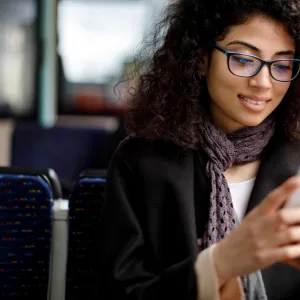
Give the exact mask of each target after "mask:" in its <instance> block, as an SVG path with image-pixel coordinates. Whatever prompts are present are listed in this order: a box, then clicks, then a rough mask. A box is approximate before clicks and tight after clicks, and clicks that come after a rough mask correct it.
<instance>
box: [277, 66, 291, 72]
mask: <svg viewBox="0 0 300 300" xmlns="http://www.w3.org/2000/svg"><path fill="white" fill-rule="evenodd" d="M273 66H274V68H276V71H279V72H287V71H291V70H292V66H288V65H283V64H274V65H273Z"/></svg>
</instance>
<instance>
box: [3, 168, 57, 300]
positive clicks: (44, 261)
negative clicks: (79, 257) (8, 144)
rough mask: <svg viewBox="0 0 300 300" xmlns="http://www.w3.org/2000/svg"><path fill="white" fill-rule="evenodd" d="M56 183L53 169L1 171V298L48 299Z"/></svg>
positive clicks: (12, 169)
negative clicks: (54, 187)
mask: <svg viewBox="0 0 300 300" xmlns="http://www.w3.org/2000/svg"><path fill="white" fill-rule="evenodd" d="M56 180H57V178H56V175H55V173H54V171H53V170H35V171H34V170H29V169H23V170H22V169H15V168H2V167H1V168H0V299H3V300H6V299H7V300H8V299H22V300H24V299H26V300H27V299H33V298H35V299H47V298H48V291H49V289H48V288H49V280H50V260H51V228H52V218H53V215H52V207H53V200H55V199H56V198H57V197H58V196H60V195H59V189H58V190H56V191H55V192H54V191H53V184H54V182H55V186H56V185H57V184H58V183H57V182H56ZM51 181H52V182H53V183H52V184H51Z"/></svg>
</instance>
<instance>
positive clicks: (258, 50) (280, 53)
mask: <svg viewBox="0 0 300 300" xmlns="http://www.w3.org/2000/svg"><path fill="white" fill-rule="evenodd" d="M229 45H242V46H244V47H247V48H250V49H251V50H253V51H255V52H258V53H261V52H262V51H261V50H260V49H258V48H257V47H255V46H253V45H251V44H249V43H247V42H243V41H232V42H230V43H229V44H227V46H229ZM275 55H295V52H294V51H293V50H286V51H279V52H276V53H275Z"/></svg>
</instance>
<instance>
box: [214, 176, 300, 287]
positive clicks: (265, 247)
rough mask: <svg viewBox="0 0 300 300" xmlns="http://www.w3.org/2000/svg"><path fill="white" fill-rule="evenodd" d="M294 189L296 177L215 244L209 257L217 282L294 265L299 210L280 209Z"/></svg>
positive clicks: (298, 254)
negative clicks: (258, 271)
mask: <svg viewBox="0 0 300 300" xmlns="http://www.w3.org/2000/svg"><path fill="white" fill-rule="evenodd" d="M298 187H300V177H299V176H295V177H291V178H290V179H288V180H287V181H285V182H284V183H283V184H282V185H281V186H279V187H278V188H276V189H275V190H273V191H272V192H271V193H270V194H269V195H268V196H267V197H266V198H265V199H264V200H263V201H262V202H261V203H260V204H259V205H258V206H257V207H256V208H254V209H253V210H252V211H251V212H250V213H249V214H248V215H247V216H246V217H245V219H244V220H243V221H242V222H241V224H240V225H238V226H237V227H236V228H235V229H234V230H233V231H232V232H231V233H230V234H228V235H227V236H226V237H225V238H224V239H223V240H221V241H220V242H219V243H218V244H217V245H216V247H215V249H214V253H213V257H214V263H215V267H216V271H217V274H218V277H219V279H220V282H224V281H226V280H228V279H230V278H233V277H237V276H242V275H247V274H250V273H253V272H255V271H257V270H260V269H263V268H265V267H267V266H270V265H272V264H274V263H276V262H287V263H289V264H291V265H294V266H295V264H296V263H297V260H296V259H297V258H300V243H299V242H300V226H299V224H300V208H283V209H280V207H282V205H283V204H284V202H285V201H286V200H287V199H288V198H289V197H290V196H291V194H292V193H293V192H294V191H295V190H296V189H297V188H298ZM297 265H298V266H299V267H300V263H299V261H298V264H297Z"/></svg>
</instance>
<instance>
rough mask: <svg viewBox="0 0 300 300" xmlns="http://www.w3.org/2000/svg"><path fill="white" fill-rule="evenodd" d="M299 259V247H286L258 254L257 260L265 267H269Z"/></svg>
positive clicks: (297, 245)
mask: <svg viewBox="0 0 300 300" xmlns="http://www.w3.org/2000/svg"><path fill="white" fill-rule="evenodd" d="M299 257H300V245H299V244H296V245H288V246H284V247H279V248H273V249H271V250H266V251H263V252H261V253H260V255H259V259H260V261H261V262H263V263H264V264H265V265H270V264H273V263H275V262H284V261H287V260H291V259H296V258H299Z"/></svg>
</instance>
